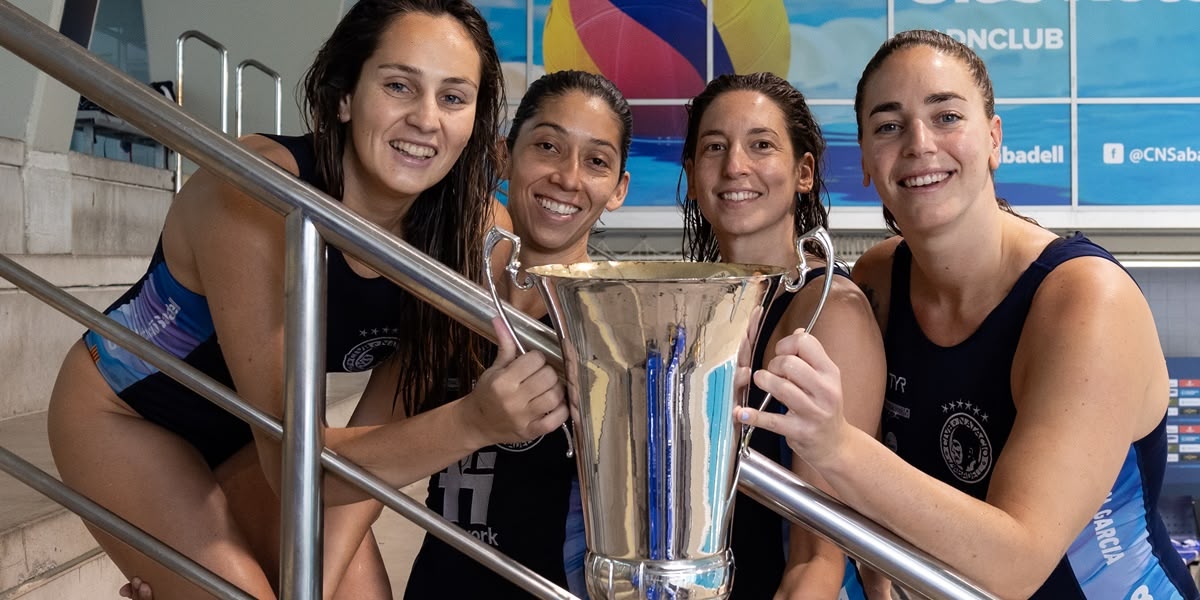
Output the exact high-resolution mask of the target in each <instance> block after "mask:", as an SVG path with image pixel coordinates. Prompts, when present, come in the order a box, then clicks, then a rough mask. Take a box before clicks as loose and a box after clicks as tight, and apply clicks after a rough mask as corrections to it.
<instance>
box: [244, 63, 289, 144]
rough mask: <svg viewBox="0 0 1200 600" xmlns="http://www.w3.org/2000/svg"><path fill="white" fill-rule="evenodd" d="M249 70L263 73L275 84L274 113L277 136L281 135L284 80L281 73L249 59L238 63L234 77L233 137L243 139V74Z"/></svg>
mask: <svg viewBox="0 0 1200 600" xmlns="http://www.w3.org/2000/svg"><path fill="white" fill-rule="evenodd" d="M247 68H253V69H256V70H258V71H260V72H262V73H263V74H264V75H266V76H267V77H270V78H271V81H272V82H273V83H274V84H275V87H274V89H275V105H274V107H275V112H274V115H275V121H274V123H275V134H276V135H278V134H280V133H283V78H282V77H280V76H279V73H276V72H275V71H274V70H273V69H271V68H270V67H268V66H267V65H264V64H262V63H261V62H258V61H257V60H254V59H253V58H247V59H246V60H243V61H242V62H240V63H238V66H237V69H235V70H234V77H233V89H234V92H233V97H234V103H233V122H234V127H233V135H234V137H239V138H240V137H242V121H243V119H244V117H243V114H244V111H243V109H242V96H243V93H242V90H243V88H244V87H245V83H244V82H243V80H244V79H245V75H243V73H244V72H245V70H246V69H247Z"/></svg>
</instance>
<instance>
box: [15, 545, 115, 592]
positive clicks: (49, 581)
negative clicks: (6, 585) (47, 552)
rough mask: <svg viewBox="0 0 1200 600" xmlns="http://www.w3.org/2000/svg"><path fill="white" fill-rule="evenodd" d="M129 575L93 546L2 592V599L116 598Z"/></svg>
mask: <svg viewBox="0 0 1200 600" xmlns="http://www.w3.org/2000/svg"><path fill="white" fill-rule="evenodd" d="M124 584H125V576H124V575H122V574H121V571H120V570H119V569H117V565H114V564H113V562H112V561H111V560H109V559H108V555H107V554H105V553H104V552H102V551H101V550H100V548H93V549H92V550H90V551H88V552H86V553H84V554H83V555H81V556H78V557H76V558H75V559H73V560H70V561H67V562H65V563H63V564H61V565H58V566H56V567H54V568H53V569H50V570H49V571H46V572H44V573H41V574H39V575H37V576H35V577H33V578H32V579H29V580H27V581H25V582H23V583H21V584H20V585H18V586H16V587H13V588H10V589H8V590H5V591H3V592H0V600H18V599H19V600H75V599H78V600H83V599H84V598H116V597H117V590H118V589H120V587H121V586H122V585H124Z"/></svg>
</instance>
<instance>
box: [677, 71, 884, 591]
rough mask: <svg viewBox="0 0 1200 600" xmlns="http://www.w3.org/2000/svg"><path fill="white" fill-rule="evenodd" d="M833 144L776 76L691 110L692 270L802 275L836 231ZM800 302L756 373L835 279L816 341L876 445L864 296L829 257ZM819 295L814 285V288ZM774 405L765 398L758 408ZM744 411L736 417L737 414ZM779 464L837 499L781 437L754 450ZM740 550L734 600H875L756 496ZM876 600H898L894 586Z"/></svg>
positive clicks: (704, 97) (735, 80)
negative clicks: (806, 248) (818, 238)
mask: <svg viewBox="0 0 1200 600" xmlns="http://www.w3.org/2000/svg"><path fill="white" fill-rule="evenodd" d="M824 151H825V141H824V138H823V137H822V135H821V128H820V126H819V125H818V124H817V122H816V119H815V118H814V117H813V114H812V111H811V110H810V109H809V107H808V103H807V101H806V100H805V98H804V95H803V94H802V93H800V91H799V90H797V89H796V88H794V87H792V85H791V84H790V83H788V82H787V81H785V80H783V79H782V78H780V77H778V76H776V75H773V74H771V73H754V74H750V75H725V76H721V77H718V78H717V79H714V80H713V81H712V82H711V83H709V84H708V86H707V87H706V88H705V89H704V91H703V92H701V93H700V95H698V96H696V98H695V99H693V100H692V102H691V103H690V104H689V106H688V128H687V137H686V138H685V139H684V145H683V167H684V171H685V172H686V174H687V188H686V190H687V196H686V198H684V199H683V211H684V222H685V227H686V229H685V248H684V250H685V254H686V255H687V256H688V257H689V258H691V259H692V260H709V261H714V260H725V261H731V262H739V263H754V264H766V265H781V266H791V265H795V264H796V263H797V261H798V260H799V257H798V256H797V250H796V239H797V238H798V237H799V236H800V235H802V234H803V233H805V232H806V231H808V230H809V229H812V228H813V227H817V226H821V227H825V226H827V225H828V216H827V214H826V211H825V206H824V204H823V202H822V193H823V192H824V178H823V174H824V173H823V170H824V161H823V154H824ZM807 259H808V261H809V263H810V264H813V265H818V268H815V269H813V270H812V271H811V272H810V273H809V275H808V281H806V282H805V283H806V285H805V286H804V287H803V288H801V289H800V291H798V292H794V293H792V292H787V291H786V290H778V294H777V295H776V297H775V299H774V302H773V303H772V304H771V306H770V309H769V310H768V311H767V313H766V315H765V316H764V318H763V322H762V325H761V327H762V329H761V332H760V333H759V336H758V342H757V344H756V346H755V349H754V363H753V367H754V368H755V369H758V368H761V367H762V366H764V365H766V364H767V363H769V362H770V361H771V360H772V358H773V357H774V356H775V353H776V350H775V347H776V343H777V342H778V341H779V340H780V339H781V338H783V337H784V336H786V335H788V334H790V333H792V332H793V331H796V329H797V328H798V327H803V326H805V325H806V324H807V323H808V321H809V319H810V318H811V316H812V315H813V313H814V311H815V310H816V308H817V306H818V304H819V303H820V301H821V294H820V292H821V287H822V286H821V285H820V283H818V282H816V280H818V279H823V278H826V277H832V278H833V282H832V283H831V291H830V294H829V297H828V302H827V305H826V307H825V308H824V310H823V311H822V314H821V320H820V321H819V322H818V323H817V325H816V326H815V327H814V328H813V331H812V334H813V335H815V336H817V337H819V338H820V339H821V340H824V341H825V343H826V344H827V345H828V346H829V348H830V354H831V355H832V356H834V357H835V358H834V360H836V361H837V363H838V364H839V365H841V367H842V369H843V381H844V382H845V386H846V389H847V402H846V404H847V418H848V420H849V421H850V423H851V424H853V425H854V426H855V427H858V428H860V429H861V430H863V431H865V432H867V433H868V434H871V435H873V434H874V433H875V430H876V429H877V427H878V425H879V413H880V406H881V402H882V400H883V383H884V366H883V344H882V340H881V339H880V336H879V331H878V330H877V329H876V328H875V325H874V323H873V321H872V319H871V311H870V306H869V305H868V304H867V301H866V298H865V297H864V296H863V293H862V292H861V291H859V289H858V288H857V287H855V285H854V284H853V283H852V282H851V281H850V279H849V273H848V272H847V271H846V270H845V268H844V267H842V266H840V265H838V264H836V263H835V264H827V263H828V259H829V257H825V256H809V257H807ZM810 283H811V284H813V285H808V284H810ZM763 397H764V394H763V391H762V390H761V389H758V388H757V387H755V388H752V389H751V391H750V397H749V402H750V404H751V405H753V406H759V405H760V404H761V403H762V399H763ZM732 409H733V407H730V410H732ZM750 445H751V447H752V448H754V449H755V450H757V451H759V452H760V453H762V454H763V455H765V456H767V457H769V458H770V459H772V460H775V461H777V462H780V463H783V464H790V465H791V467H792V469H793V470H795V471H796V472H797V473H798V474H799V475H800V476H802V477H804V478H805V479H806V480H808V481H812V482H814V483H815V484H817V485H819V486H821V487H822V488H823V489H826V490H828V489H829V488H828V485H826V484H825V483H824V482H822V481H821V480H820V478H819V476H817V475H816V474H815V473H813V472H812V470H811V469H810V468H808V466H807V465H805V464H804V463H803V461H799V460H792V457H791V455H790V453H788V452H787V448H786V447H785V446H784V444H783V440H782V438H780V437H779V436H778V435H776V434H773V433H771V432H769V431H767V432H762V431H760V432H758V433H756V434H755V435H754V436H753V437H752V438H751V441H750ZM732 531H733V533H732V542H731V544H732V550H733V555H734V560H736V561H737V565H738V569H737V577H736V578H735V579H734V586H733V593H732V595H731V598H732V599H733V600H739V599H747V600H749V599H757V598H772V597H774V598H801V597H803V598H830V599H832V598H850V599H857V598H863V597H864V595H865V594H866V593H867V591H866V590H864V585H863V581H862V579H861V578H860V577H859V574H858V572H857V570H856V569H855V568H854V566H853V565H852V564H851V563H849V562H848V561H847V560H846V558H845V557H844V556H843V554H842V553H841V552H840V551H839V550H838V548H837V547H836V546H834V545H833V544H831V543H829V542H826V541H824V540H820V539H818V538H816V537H815V536H814V535H813V534H811V533H809V532H807V531H806V530H804V529H802V528H799V527H790V528H789V526H788V523H787V521H786V520H785V519H783V518H782V517H780V516H779V515H777V514H775V513H774V512H773V511H771V510H770V509H769V508H767V507H765V506H763V505H762V504H759V503H758V502H756V501H754V500H753V499H751V498H750V497H748V496H746V495H744V494H742V493H740V492H739V493H738V501H737V511H736V514H735V517H734V520H733V530H732ZM874 583H876V584H878V585H877V588H876V589H873V590H871V591H872V592H873V594H872V596H871V597H872V598H888V597H889V589H888V586H887V583H886V582H880V581H874Z"/></svg>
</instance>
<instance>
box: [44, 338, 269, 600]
mask: <svg viewBox="0 0 1200 600" xmlns="http://www.w3.org/2000/svg"><path fill="white" fill-rule="evenodd" d="M49 428H50V446H51V450H52V452H53V454H54V460H55V464H56V465H57V466H58V470H59V473H60V474H61V475H62V478H63V480H64V481H65V482H66V483H67V484H68V485H70V486H71V487H72V488H74V489H75V490H77V491H79V492H80V493H83V494H85V495H87V496H88V497H90V498H92V499H93V500H95V501H96V502H98V503H99V504H101V505H103V506H105V507H106V508H108V509H109V510H111V511H113V512H115V513H117V514H118V515H120V516H121V517H123V518H124V519H126V520H128V521H129V522H131V523H133V524H134V525H136V526H138V527H140V528H142V529H143V530H145V531H147V532H149V533H151V534H153V535H154V536H156V537H157V538H158V539H160V540H162V541H164V542H166V543H167V544H169V545H171V546H172V547H174V548H175V549H177V550H179V551H180V552H182V553H183V554H184V555H186V556H189V557H191V558H192V559H193V560H195V561H197V562H199V563H200V564H201V565H204V566H205V567H207V568H208V569H210V570H212V571H213V572H214V573H216V574H217V575H219V576H221V577H223V578H224V579H226V580H228V581H230V582H231V583H233V584H234V585H236V586H237V587H239V588H241V589H243V590H245V591H246V592H247V593H249V594H251V595H253V596H254V597H256V598H273V597H274V592H273V591H272V589H271V586H270V583H269V579H268V578H267V576H266V575H265V573H264V571H263V568H262V566H261V565H260V564H259V562H258V560H257V559H256V558H255V556H254V553H253V552H252V550H251V548H250V546H249V544H248V542H247V540H246V537H245V536H244V535H243V532H242V531H241V530H240V528H239V527H238V525H237V521H236V520H235V518H234V516H233V514H232V513H231V511H230V508H229V505H228V503H227V501H226V497H225V494H224V493H223V492H222V490H221V487H220V486H219V485H218V484H217V480H216V478H215V477H214V475H213V473H212V471H211V470H210V469H209V468H208V465H207V464H205V462H204V460H203V458H202V457H201V456H200V454H199V453H198V452H197V451H196V450H195V449H194V448H193V447H192V446H191V445H189V444H188V443H187V442H185V441H183V440H182V439H180V438H179V437H177V436H175V435H174V434H172V433H170V432H168V431H166V430H164V429H162V428H160V427H158V426H156V425H154V424H151V423H149V422H147V421H146V420H144V419H142V418H141V417H140V416H138V415H137V414H136V413H134V412H133V411H131V410H129V409H128V407H126V406H125V405H124V404H123V403H121V402H120V401H119V400H117V398H116V396H115V395H114V394H113V393H112V391H111V390H110V389H109V388H108V385H107V383H105V381H104V380H103V378H101V377H100V374H99V373H98V372H97V371H96V369H95V366H94V365H93V364H92V362H91V359H90V358H89V357H88V355H87V352H86V350H85V349H84V348H83V345H82V343H80V342H77V343H76V344H75V346H73V347H72V348H71V350H70V351H69V352H68V354H67V357H66V359H65V360H64V364H63V370H62V371H61V372H60V374H59V378H58V381H57V382H56V384H55V388H54V393H53V395H52V397H51V402H50V410H49ZM90 529H91V531H92V534H93V535H94V536H95V537H96V539H97V541H99V542H100V545H101V547H102V548H103V549H104V550H105V552H107V553H108V555H109V557H111V558H112V560H113V562H115V563H116V564H117V566H118V567H119V568H120V569H121V571H122V572H123V573H124V574H125V575H126V576H128V577H133V576H138V577H140V578H142V579H143V580H145V581H149V582H153V584H152V585H153V588H154V592H155V595H156V596H157V597H159V598H171V599H176V598H208V597H209V595H208V594H207V593H206V592H204V591H203V590H201V589H199V588H198V587H196V586H195V585H193V584H191V583H190V582H188V581H186V580H185V579H183V578H182V577H180V576H179V575H177V574H175V573H174V572H172V571H171V570H169V569H167V568H165V567H163V566H161V565H159V564H158V563H157V562H155V561H153V560H151V559H149V558H147V557H145V556H143V555H142V554H141V553H140V552H138V551H136V550H134V549H133V548H131V547H130V546H128V545H126V544H124V543H123V542H120V541H118V540H116V539H115V538H112V537H110V536H108V535H107V534H105V533H103V532H101V531H100V530H98V529H96V528H90Z"/></svg>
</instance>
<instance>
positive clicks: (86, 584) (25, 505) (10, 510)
mask: <svg viewBox="0 0 1200 600" xmlns="http://www.w3.org/2000/svg"><path fill="white" fill-rule="evenodd" d="M365 384H366V376H365V374H364V375H344V374H338V375H330V376H329V378H328V379H327V382H326V385H327V390H326V391H327V394H326V395H327V398H328V404H327V405H326V406H327V409H326V417H327V420H328V422H329V423H330V425H333V426H339V425H342V424H344V423H345V422H346V420H347V419H349V417H350V413H351V412H353V410H354V406H355V405H356V404H357V401H358V397H359V394H360V393H361V392H362V388H363V386H364V385H365ZM0 447H4V448H5V449H7V450H9V451H10V452H13V453H14V454H16V455H18V456H20V457H21V458H23V459H25V460H26V461H29V462H30V463H32V464H33V465H34V466H36V467H37V468H39V469H41V470H43V471H45V472H47V473H49V474H50V475H53V476H54V477H56V478H57V477H58V470H57V469H56V468H55V467H54V460H53V458H52V457H51V454H50V448H49V443H48V440H47V435H46V413H45V412H44V411H43V412H37V413H33V414H27V415H21V416H18V417H10V418H8V419H3V420H0ZM425 486H426V482H425V481H424V480H422V481H418V482H415V483H413V484H411V485H409V486H406V487H405V488H404V489H403V491H404V492H405V493H407V494H408V495H410V496H412V497H414V498H416V499H418V500H421V499H423V498H424V495H425ZM375 531H376V537H377V538H378V540H379V545H380V549H381V550H382V552H383V554H384V562H385V563H386V565H387V569H388V574H389V576H390V579H391V581H392V586H393V591H394V592H395V593H396V594H397V597H400V595H402V594H403V590H404V585H405V582H406V581H407V579H408V572H409V568H410V565H411V562H412V559H413V557H414V556H415V555H416V551H417V549H418V548H419V547H420V544H421V539H422V538H423V536H424V532H423V531H421V530H420V528H418V527H417V526H415V525H413V524H412V523H409V522H408V521H407V520H405V519H404V518H403V517H400V516H399V515H397V514H395V513H393V512H392V511H390V510H385V511H384V515H383V517H382V518H381V519H380V521H379V522H378V523H376V525H375ZM124 583H125V579H124V577H123V576H122V575H121V572H120V571H119V570H118V569H117V567H116V565H114V564H113V563H112V561H111V560H109V559H108V556H107V555H106V554H104V552H103V551H101V550H100V548H99V546H98V545H97V544H96V541H95V540H94V539H93V538H92V536H91V535H90V534H89V533H88V531H87V529H86V528H85V527H84V525H83V521H82V520H81V519H80V518H79V517H78V516H76V515H75V514H74V513H72V512H70V511H68V510H67V509H65V508H63V507H61V506H59V505H58V504H57V503H56V502H54V501H53V500H51V499H49V498H47V497H45V496H43V495H41V494H40V493H38V492H36V491H34V490H33V489H32V488H29V487H28V486H26V485H25V484H24V483H21V482H20V481H18V480H16V479H15V478H13V477H12V476H10V475H9V474H7V473H5V472H3V471H0V600H76V599H79V600H82V599H90V598H115V597H116V593H117V590H118V589H119V588H120V587H121V585H123V584H124Z"/></svg>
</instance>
